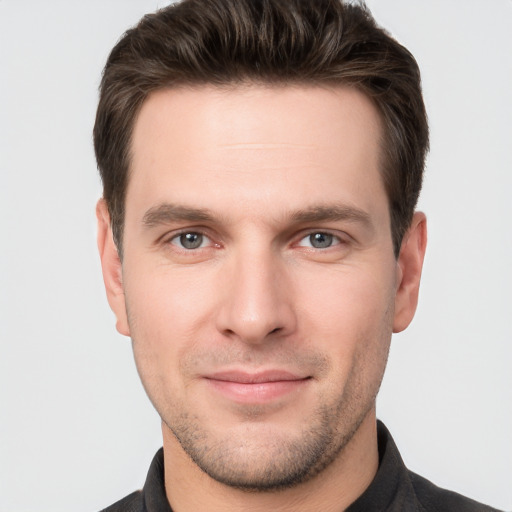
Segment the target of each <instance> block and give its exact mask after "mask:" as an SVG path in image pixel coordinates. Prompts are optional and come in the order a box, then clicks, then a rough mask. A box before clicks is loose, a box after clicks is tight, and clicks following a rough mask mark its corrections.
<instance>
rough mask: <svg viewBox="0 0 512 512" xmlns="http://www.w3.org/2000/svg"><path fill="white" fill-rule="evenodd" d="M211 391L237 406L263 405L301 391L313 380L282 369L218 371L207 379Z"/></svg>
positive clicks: (206, 377)
mask: <svg viewBox="0 0 512 512" xmlns="http://www.w3.org/2000/svg"><path fill="white" fill-rule="evenodd" d="M205 379H206V381H207V383H208V384H209V386H210V387H211V389H212V390H213V391H214V392H216V393H219V394H220V395H222V396H223V397H224V398H227V399H228V400H232V401H235V402H237V403H247V404H263V403H266V402H270V401H273V400H277V399H279V398H284V397H285V396H286V395H289V394H292V393H294V392H298V391H299V390H301V389H302V388H303V387H304V386H305V385H307V383H308V382H309V381H310V380H311V377H310V376H305V377H303V376H300V375H295V374H293V373H290V372H288V371H283V370H267V371H262V372H257V373H247V372H243V371H225V372H217V373H213V374H211V375H208V376H205Z"/></svg>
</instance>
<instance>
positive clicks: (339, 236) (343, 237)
mask: <svg viewBox="0 0 512 512" xmlns="http://www.w3.org/2000/svg"><path fill="white" fill-rule="evenodd" d="M317 233H321V234H324V235H329V236H332V237H333V239H334V240H335V241H336V243H333V245H331V246H329V247H326V248H323V249H320V248H316V247H312V246H307V245H301V244H300V242H302V241H303V240H305V239H306V238H309V237H310V236H311V235H315V234H317ZM348 238H349V235H347V234H346V233H340V232H339V231H336V230H331V229H308V230H304V231H302V232H301V233H299V235H298V236H297V237H296V242H294V245H295V246H298V247H305V248H308V249H313V250H318V251H326V250H328V249H331V248H332V247H337V246H338V245H342V244H345V243H347V242H348Z"/></svg>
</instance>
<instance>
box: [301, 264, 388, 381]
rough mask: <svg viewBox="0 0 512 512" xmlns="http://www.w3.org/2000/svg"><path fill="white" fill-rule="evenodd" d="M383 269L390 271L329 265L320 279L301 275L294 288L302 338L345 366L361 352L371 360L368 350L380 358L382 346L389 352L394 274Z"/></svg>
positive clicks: (351, 362)
mask: <svg viewBox="0 0 512 512" xmlns="http://www.w3.org/2000/svg"><path fill="white" fill-rule="evenodd" d="M383 275H389V272H388V273H387V274H385V273H378V272H373V273H372V272H364V271H356V269H354V268H352V269H348V268H345V269H343V270H339V269H338V270H331V271H329V272H328V274H327V275H324V276H323V277H322V278H321V279H319V276H318V275H317V276H316V278H311V279H310V280H307V279H303V280H302V283H301V285H300V287H299V289H298V293H297V296H298V297H301V299H300V306H299V311H298V317H299V318H300V319H301V326H302V329H303V333H304V334H305V336H306V339H307V340H308V342H309V343H311V344H312V345H314V346H315V347H316V348H317V349H320V350H323V351H325V352H326V353H328V354H329V355H330V356H331V357H332V358H333V362H334V363H335V364H336V365H337V366H338V367H342V368H343V367H344V368H346V369H347V372H348V369H349V367H350V366H352V365H353V364H354V359H355V358H356V357H359V356H358V354H360V353H363V352H365V353H366V354H367V356H366V357H368V358H369V360H371V359H373V356H372V354H378V357H377V359H378V360H380V359H382V357H381V356H382V353H383V352H382V349H383V350H384V352H386V353H387V346H388V345H389V342H390V339H391V333H392V320H393V306H394V300H393V297H394V295H393V283H392V279H389V278H388V279H382V276H383ZM308 281H309V282H308ZM321 283H323V285H320V286H319V284H321ZM372 366H373V364H372ZM341 373H344V374H346V372H341Z"/></svg>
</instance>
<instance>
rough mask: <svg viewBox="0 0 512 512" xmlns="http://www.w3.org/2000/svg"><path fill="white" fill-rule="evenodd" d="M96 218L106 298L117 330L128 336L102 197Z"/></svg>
mask: <svg viewBox="0 0 512 512" xmlns="http://www.w3.org/2000/svg"><path fill="white" fill-rule="evenodd" d="M96 218H97V221H98V238H97V242H98V251H99V254H100V260H101V269H102V272H103V282H104V283H105V290H106V292H107V300H108V303H109V305H110V308H111V309H112V311H113V312H114V314H115V315H116V320H117V321H116V328H117V330H118V331H119V333H120V334H123V335H125V336H130V330H129V327H128V318H127V314H126V303H125V297H124V288H123V280H122V267H121V260H120V258H119V253H118V251H117V247H116V244H115V242H114V238H113V236H112V228H111V224H110V215H109V213H108V208H107V204H106V202H105V200H104V199H100V200H99V201H98V204H97V205H96Z"/></svg>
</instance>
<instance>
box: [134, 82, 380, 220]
mask: <svg viewBox="0 0 512 512" xmlns="http://www.w3.org/2000/svg"><path fill="white" fill-rule="evenodd" d="M380 139H381V126H380V118H379V115H378V112H377V110H376V108H375V107H374V105H373V104H372V102H371V101H370V100H369V99H368V98H367V97H366V96H364V95H363V94H362V93H360V92H359V91H357V90H354V89H350V88H341V87H339V88H332V89H327V88H321V87H299V86H297V87H291V86H283V87H263V86H258V85H251V86H240V87H229V88H216V87H194V88H180V89H170V90H161V91H158V92H155V93H153V94H152V95H150V97H149V98H148V99H147V100H146V102H145V103H144V104H143V106H142V108H141V111H140V113H139V115H138V117H137V119H136V122H135V126H134V131H133V137H132V148H131V149H132V162H131V170H130V171H131V172H130V182H129V185H128V193H127V214H129V210H130V206H131V205H132V204H135V206H136V207H137V208H141V209H142V208H144V207H146V208H149V207H151V206H154V204H155V203H158V202H168V201H173V202H180V203H183V202H185V203H189V202H190V203H191V204H192V205H194V206H195V204H194V203H197V202H200V203H215V200H217V201H216V204H212V205H209V204H201V206H204V207H210V206H217V207H219V206H220V205H222V204H224V206H223V207H224V208H226V209H227V208H228V204H229V203H226V201H229V198H230V196H231V198H232V197H233V195H234V194H236V195H237V197H238V198H243V199H244V202H242V203H240V202H239V203H238V204H239V205H240V204H244V205H245V207H246V208H248V207H249V206H250V205H251V204H256V202H257V203H258V205H261V204H262V202H265V201H267V203H268V204H269V205H270V204H271V205H272V207H275V206H276V204H277V205H282V207H283V208H288V207H289V208H295V209H296V208H297V205H296V204H295V202H304V200H311V202H315V203H319V202H322V201H323V200H325V197H326V195H332V196H333V197H332V198H330V200H334V199H336V201H341V202H344V203H350V202H353V201H354V200H355V199H358V200H363V195H364V196H365V198H364V200H363V202H366V205H364V204H363V205H359V206H361V207H364V206H367V207H368V208H371V206H372V202H374V199H375V197H376V196H382V195H383V194H384V195H385V193H384V189H383V185H382V180H381V177H380V172H379V155H380ZM363 191H364V192H365V193H364V194H362V192H363ZM357 195H359V196H360V197H359V198H356V196H357ZM177 196H179V197H177ZM334 196H336V197H334ZM223 200H224V201H225V202H224V203H222V201H223ZM150 203H151V204H150Z"/></svg>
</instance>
